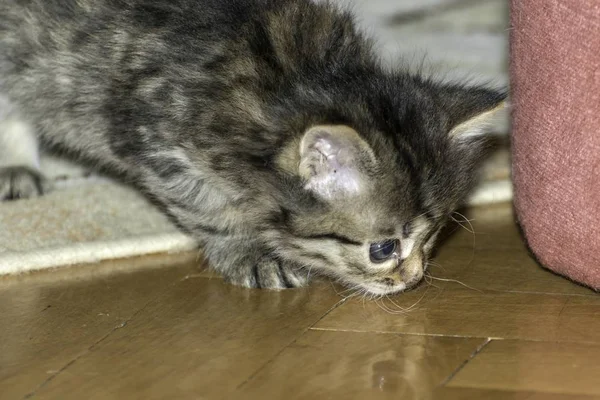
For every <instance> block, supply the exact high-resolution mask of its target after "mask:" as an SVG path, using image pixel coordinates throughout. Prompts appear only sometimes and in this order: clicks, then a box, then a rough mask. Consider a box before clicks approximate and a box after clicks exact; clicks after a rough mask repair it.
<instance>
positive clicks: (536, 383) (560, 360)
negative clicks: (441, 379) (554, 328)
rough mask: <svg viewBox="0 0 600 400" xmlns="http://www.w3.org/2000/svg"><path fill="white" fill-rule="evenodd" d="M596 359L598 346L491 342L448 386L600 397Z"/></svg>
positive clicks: (598, 350)
mask: <svg viewBox="0 0 600 400" xmlns="http://www.w3.org/2000/svg"><path fill="white" fill-rule="evenodd" d="M599 315H600V314H599ZM596 332H598V330H596ZM599 359H600V345H590V344H577V343H555V342H526V341H514V340H506V341H492V342H491V343H489V344H488V345H487V346H485V347H484V348H483V350H482V351H481V352H480V353H479V354H477V356H476V357H475V358H473V359H472V360H471V361H470V362H469V363H467V365H465V367H464V368H463V369H461V370H460V371H459V372H458V373H457V374H456V375H455V376H454V378H453V379H452V380H451V381H450V382H449V383H448V386H452V387H474V388H485V389H505V390H526V391H527V390H529V391H537V392H548V393H566V394H583V395H599V396H600V379H599V377H600V364H599V363H598V360H599Z"/></svg>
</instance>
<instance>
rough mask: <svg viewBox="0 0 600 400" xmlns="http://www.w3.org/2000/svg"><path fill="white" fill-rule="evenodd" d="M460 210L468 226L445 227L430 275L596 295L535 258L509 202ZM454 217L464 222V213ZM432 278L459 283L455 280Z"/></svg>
mask: <svg viewBox="0 0 600 400" xmlns="http://www.w3.org/2000/svg"><path fill="white" fill-rule="evenodd" d="M462 214H464V216H465V218H467V219H469V220H470V225H468V224H466V223H465V222H462V224H463V225H464V226H465V227H466V229H464V228H462V227H459V226H457V225H456V224H452V225H450V226H449V228H448V230H447V232H445V237H444V238H443V239H442V240H441V243H440V245H439V247H438V252H437V255H436V257H435V258H434V260H433V264H432V266H431V267H430V268H429V273H430V274H431V275H432V276H433V277H437V278H442V279H452V280H458V281H460V282H462V283H464V284H466V285H468V286H470V287H474V288H477V289H481V290H486V289H487V290H500V291H515V292H532V293H556V294H581V295H597V293H596V292H594V291H593V290H591V289H589V288H586V287H584V286H581V285H578V284H575V283H573V282H571V281H570V280H568V279H566V278H564V277H562V276H560V275H556V274H554V273H553V272H550V271H548V270H547V269H545V268H543V267H542V266H540V265H539V264H538V263H537V262H536V261H535V260H534V259H533V257H532V256H531V255H530V253H529V251H528V250H527V248H526V246H525V244H524V242H523V239H522V237H521V236H520V234H519V231H518V228H517V225H516V223H515V222H514V215H513V211H512V206H511V205H510V204H498V205H494V206H488V207H475V208H472V209H470V210H466V211H463V213H462ZM455 217H456V219H458V220H462V221H464V219H463V217H462V216H459V215H456V216H455ZM467 229H468V230H471V231H474V232H475V234H473V233H471V232H469V231H467ZM434 283H435V284H436V285H440V286H447V287H460V284H458V283H456V282H446V283H444V281H440V280H434Z"/></svg>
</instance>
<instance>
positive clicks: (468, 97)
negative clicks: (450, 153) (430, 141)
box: [440, 86, 509, 144]
mask: <svg viewBox="0 0 600 400" xmlns="http://www.w3.org/2000/svg"><path fill="white" fill-rule="evenodd" d="M440 93H441V94H440V104H441V107H442V109H443V110H444V111H446V113H447V116H448V120H447V124H448V126H447V127H446V129H447V132H448V136H449V137H450V138H451V139H452V140H453V141H455V142H456V143H463V144H469V143H471V142H473V141H475V142H479V139H481V138H482V137H484V136H487V135H488V134H490V133H493V131H494V128H495V127H497V126H498V125H499V124H500V123H501V122H502V121H503V120H505V119H507V118H508V111H509V104H508V101H507V99H506V93H505V92H503V91H495V90H490V89H484V88H465V87H460V86H453V87H443V88H442V89H441V90H440Z"/></svg>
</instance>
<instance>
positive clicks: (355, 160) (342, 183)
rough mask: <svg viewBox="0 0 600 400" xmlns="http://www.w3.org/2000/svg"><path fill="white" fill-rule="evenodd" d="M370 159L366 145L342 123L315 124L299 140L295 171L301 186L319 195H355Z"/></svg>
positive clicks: (372, 158) (372, 159) (360, 189)
mask: <svg viewBox="0 0 600 400" xmlns="http://www.w3.org/2000/svg"><path fill="white" fill-rule="evenodd" d="M374 163H375V156H374V154H373V151H372V150H371V148H370V147H369V145H368V144H367V143H366V142H365V141H364V140H363V139H362V138H361V137H360V136H359V135H358V133H357V132H356V131H355V130H354V129H352V128H350V127H348V126H345V125H319V126H315V127H313V128H310V129H309V130H308V131H306V133H305V134H304V137H303V138H302V141H301V142H300V164H299V166H298V173H299V174H300V176H301V177H302V178H303V179H304V180H305V182H306V185H305V189H307V190H310V191H312V192H313V193H315V194H316V195H318V196H319V197H321V198H325V199H334V198H340V197H348V196H356V195H359V194H360V193H361V192H363V191H364V190H365V187H366V185H367V184H368V179H367V175H366V171H367V170H368V169H369V168H371V167H372V166H373V165H374Z"/></svg>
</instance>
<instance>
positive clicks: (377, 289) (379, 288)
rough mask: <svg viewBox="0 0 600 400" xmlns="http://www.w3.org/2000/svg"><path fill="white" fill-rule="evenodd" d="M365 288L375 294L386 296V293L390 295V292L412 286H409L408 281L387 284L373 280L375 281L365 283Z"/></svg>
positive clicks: (397, 291) (396, 291)
mask: <svg viewBox="0 0 600 400" xmlns="http://www.w3.org/2000/svg"><path fill="white" fill-rule="evenodd" d="M364 288H365V289H366V290H367V291H368V292H369V293H371V294H374V295H376V296H385V295H389V294H395V293H400V292H403V291H405V290H406V289H407V288H410V286H407V285H406V283H404V282H398V283H396V284H392V285H390V284H386V283H379V282H373V283H369V284H366V285H364Z"/></svg>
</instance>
